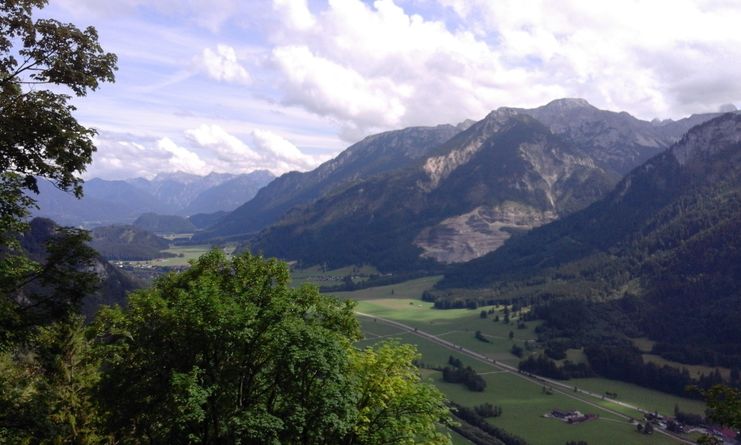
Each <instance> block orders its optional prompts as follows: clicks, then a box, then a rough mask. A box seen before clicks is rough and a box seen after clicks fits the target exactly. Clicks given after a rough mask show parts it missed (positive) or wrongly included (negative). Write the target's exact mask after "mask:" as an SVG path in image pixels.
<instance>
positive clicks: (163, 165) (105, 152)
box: [85, 133, 211, 179]
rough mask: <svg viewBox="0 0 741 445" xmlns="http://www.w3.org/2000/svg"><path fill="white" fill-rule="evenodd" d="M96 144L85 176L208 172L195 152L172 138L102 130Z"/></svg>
mask: <svg viewBox="0 0 741 445" xmlns="http://www.w3.org/2000/svg"><path fill="white" fill-rule="evenodd" d="M95 145H96V147H97V149H98V150H97V151H96V153H95V154H94V155H93V163H92V164H91V165H90V168H89V169H88V171H87V172H86V175H85V176H86V177H88V178H91V177H96V176H98V177H104V178H109V179H125V178H130V177H133V176H145V177H152V176H154V175H155V174H157V173H159V172H172V171H184V172H188V173H194V174H199V175H203V174H207V173H209V172H210V171H211V170H210V167H209V165H208V164H207V163H206V162H205V161H204V160H203V159H201V157H200V156H198V154H196V153H195V152H192V151H190V150H188V149H187V148H184V147H181V146H179V145H177V144H176V143H175V142H174V141H173V140H172V139H170V138H167V137H164V138H160V139H158V140H153V139H140V138H134V137H131V136H130V135H115V134H110V133H103V134H101V135H100V136H97V137H96V138H95Z"/></svg>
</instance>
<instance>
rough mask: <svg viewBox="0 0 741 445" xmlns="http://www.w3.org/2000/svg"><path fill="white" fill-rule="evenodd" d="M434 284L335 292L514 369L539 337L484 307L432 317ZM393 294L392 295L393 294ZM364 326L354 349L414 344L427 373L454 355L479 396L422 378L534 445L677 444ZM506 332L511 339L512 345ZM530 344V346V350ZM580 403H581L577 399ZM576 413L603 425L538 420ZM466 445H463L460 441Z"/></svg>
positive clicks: (634, 398)
mask: <svg viewBox="0 0 741 445" xmlns="http://www.w3.org/2000/svg"><path fill="white" fill-rule="evenodd" d="M436 280H437V278H434V279H433V278H430V279H419V280H412V281H410V282H406V283H400V284H397V285H394V286H383V287H379V288H371V289H364V290H361V291H355V292H342V293H335V294H334V295H336V296H339V297H341V298H351V299H355V300H358V309H357V310H358V311H359V312H363V313H366V314H369V315H375V316H378V317H382V318H388V319H392V320H397V321H400V322H403V323H405V324H407V325H410V326H414V327H418V328H419V329H422V330H424V331H426V332H430V333H433V334H435V335H437V336H439V337H441V338H445V339H447V340H449V341H451V342H453V343H455V344H459V345H461V346H463V347H465V348H467V349H471V350H474V351H477V352H480V353H482V354H485V355H487V356H489V357H492V358H494V359H495V360H498V361H502V362H505V363H509V364H512V365H516V364H517V363H518V362H519V359H518V358H517V357H515V356H514V355H512V354H511V353H510V352H509V350H510V348H511V347H512V344H513V343H516V344H518V345H520V346H523V345H524V342H526V341H532V340H534V339H535V338H536V335H535V332H534V329H535V328H536V327H537V326H538V322H527V323H526V328H525V329H517V326H516V317H513V321H511V322H510V323H509V324H505V323H503V322H502V321H498V322H495V321H493V316H494V315H493V314H492V315H489V316H488V317H487V318H481V316H480V313H481V310H482V309H483V310H487V311H488V310H490V309H494V310H496V311H498V312H497V313H498V314H499V315H500V319H503V317H502V314H503V312H502V310H503V309H504V308H503V307H492V306H489V307H485V308H479V309H477V310H469V309H451V310H436V309H433V308H432V304H431V303H426V302H423V301H421V300H419V299H418V298H419V296H420V295H421V294H422V292H423V291H424V290H425V288H426V286H427V287H431V286H432V285H433V284H434V282H435V281H436ZM391 288H394V293H393V294H391V292H390V289H391ZM359 319H360V322H361V327H362V329H363V332H364V333H365V339H364V340H362V341H360V342H359V343H358V345H359V346H368V345H372V344H373V343H375V342H377V341H382V340H388V339H397V340H398V341H402V342H405V343H412V344H415V345H416V346H417V348H418V350H419V352H420V353H421V356H422V358H421V361H422V363H424V364H425V365H427V366H439V365H444V364H445V363H447V361H448V357H449V356H451V355H453V356H454V357H457V358H459V359H461V361H462V362H463V363H464V365H466V366H471V367H473V368H474V369H475V370H476V371H477V372H479V373H481V374H482V375H483V376H484V378H485V379H486V381H487V383H488V387H487V390H486V391H485V392H483V393H474V392H470V391H468V390H466V389H465V387H463V386H462V385H455V384H448V383H445V382H443V381H442V380H441V377H440V373H439V372H437V371H433V370H429V369H426V370H423V373H424V376H425V377H426V378H428V379H429V380H430V381H431V382H433V383H434V384H435V385H436V386H438V387H439V388H440V389H441V390H442V391H443V392H444V393H445V394H446V395H447V396H448V397H449V398H450V399H451V400H453V401H456V402H458V403H461V404H463V405H467V406H472V405H476V404H479V403H484V402H490V403H494V404H496V405H500V406H502V408H503V410H504V414H503V415H502V416H501V417H499V418H495V419H490V421H491V422H492V423H493V424H496V425H498V426H501V427H502V428H503V429H505V430H507V431H510V432H512V433H515V434H518V435H520V436H522V437H523V438H525V439H526V440H528V442H531V443H533V444H563V443H565V442H567V441H570V440H585V441H587V442H589V443H591V444H594V443H599V444H607V445H610V444H626V443H630V444H634V443H635V444H670V443H677V442H676V441H674V440H672V439H670V438H667V437H665V436H662V435H659V434H654V435H652V436H644V435H641V434H638V433H636V432H635V427H634V426H633V425H630V424H629V423H628V422H627V421H626V420H624V419H622V418H620V417H619V416H616V415H613V414H609V413H607V412H605V411H602V410H600V409H599V408H597V407H595V406H593V405H590V404H588V403H586V402H585V401H581V400H575V399H573V398H571V397H569V396H568V394H570V391H566V394H560V393H559V392H558V391H556V392H554V394H552V395H547V394H544V393H543V392H542V386H541V385H540V384H537V383H533V382H528V381H527V380H524V379H522V378H521V377H519V376H516V375H512V374H510V373H506V372H502V371H501V370H497V369H496V368H493V367H492V366H491V365H489V364H486V363H481V362H479V361H476V360H473V359H470V358H467V357H465V356H462V355H460V354H458V353H456V352H454V351H451V350H449V349H446V348H444V347H442V346H439V345H437V344H435V343H432V342H429V341H427V340H425V339H422V338H420V337H418V336H415V335H413V334H412V333H410V332H406V331H402V330H400V329H398V328H395V327H390V326H387V325H383V323H379V322H378V321H374V320H373V319H372V318H365V317H360V318H359ZM476 331H480V332H481V333H482V334H483V335H484V337H485V338H487V339H488V340H489V342H483V341H481V340H479V339H477V338H475V335H474V334H475V332H476ZM510 331H511V332H512V333H513V334H514V336H513V338H512V339H510V338H509V333H510ZM533 343H534V342H531V344H533ZM567 359H569V360H571V361H573V362H582V361H584V360H585V359H586V357H585V356H584V353H583V351H581V350H578V349H570V350H568V351H567ZM566 384H568V385H572V384H573V385H575V386H578V387H579V388H580V389H584V390H588V391H591V392H595V393H604V392H605V391H609V392H616V393H618V400H619V401H623V402H627V403H631V404H634V405H638V406H641V407H643V408H645V409H651V410H653V409H658V410H659V411H660V412H662V413H665V414H671V413H672V412H673V410H674V406H675V404H677V405H678V406H679V407H680V408H681V409H682V410H683V411H689V412H696V413H702V412H703V410H704V405H703V403H701V402H699V401H695V400H690V399H685V398H680V397H675V396H672V395H668V394H664V393H661V392H658V391H652V390H648V389H646V388H642V387H639V386H636V385H631V384H628V383H623V382H619V381H614V380H608V379H602V378H592V379H574V380H570V381H567V382H566ZM581 397H586V396H584V395H581ZM587 400H589V401H590V402H591V403H593V404H595V405H598V406H602V407H606V408H609V409H613V410H615V411H618V412H620V413H623V414H626V415H629V416H633V417H636V418H638V417H640V414H639V413H638V412H636V411H634V410H632V409H630V408H625V407H621V406H619V405H617V404H615V403H614V402H612V401H610V400H609V399H607V400H599V399H593V398H588V399H587ZM554 408H559V409H566V410H573V409H576V410H579V411H581V412H591V413H595V414H599V415H600V418H599V419H598V420H596V421H590V422H586V423H583V424H579V425H568V424H564V423H562V422H559V421H557V420H554V419H550V418H544V417H543V414H544V413H546V412H548V411H550V410H551V409H554ZM464 443H465V442H464Z"/></svg>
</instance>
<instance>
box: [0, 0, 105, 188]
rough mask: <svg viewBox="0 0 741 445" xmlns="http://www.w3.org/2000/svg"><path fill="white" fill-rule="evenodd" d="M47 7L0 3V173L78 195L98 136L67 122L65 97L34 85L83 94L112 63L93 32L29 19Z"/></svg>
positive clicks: (27, 1) (33, 2) (36, 2)
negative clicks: (47, 182) (46, 181)
mask: <svg viewBox="0 0 741 445" xmlns="http://www.w3.org/2000/svg"><path fill="white" fill-rule="evenodd" d="M46 3H47V1H46V0H9V1H4V2H2V3H1V4H0V122H2V125H0V169H2V171H3V172H10V171H12V172H16V173H18V174H20V175H23V176H24V178H23V185H24V186H25V187H26V188H28V189H30V190H32V191H35V192H36V193H38V188H37V186H36V177H37V176H41V177H45V178H48V179H50V180H52V181H53V182H54V183H55V184H56V185H57V186H58V187H60V188H62V189H64V190H72V191H74V193H75V194H76V195H78V196H80V195H81V194H82V188H81V183H82V181H81V179H80V178H79V176H78V174H79V173H80V172H82V171H84V169H85V166H86V165H87V164H89V163H90V161H91V156H92V153H93V152H94V151H95V147H94V145H93V142H92V137H93V135H94V134H95V131H94V130H92V129H90V128H86V127H84V126H82V125H81V124H80V123H79V122H77V120H76V119H75V118H74V116H72V112H73V111H74V110H75V107H74V106H72V105H71V104H69V99H70V98H71V96H70V95H69V94H64V93H59V92H56V89H55V91H52V90H49V89H39V88H37V87H36V86H38V85H57V86H62V87H66V88H67V89H68V90H70V91H71V92H72V93H73V94H74V95H77V96H84V95H86V94H87V92H88V91H89V90H92V91H94V90H96V89H97V88H98V87H99V85H100V83H101V82H112V81H113V80H114V71H115V69H116V61H117V59H116V56H115V55H114V54H111V53H106V52H104V51H103V49H102V48H101V47H100V45H99V44H98V34H97V32H96V30H95V28H92V27H88V28H86V29H84V30H80V29H78V28H77V27H76V26H74V25H72V24H69V23H61V22H59V21H57V20H52V19H38V20H34V19H33V11H34V8H42V7H44V6H45V5H46ZM31 87H33V88H31Z"/></svg>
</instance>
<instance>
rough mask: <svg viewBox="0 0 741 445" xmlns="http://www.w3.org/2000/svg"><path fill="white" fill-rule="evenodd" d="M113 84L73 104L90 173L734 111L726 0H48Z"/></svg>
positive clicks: (737, 40)
mask: <svg viewBox="0 0 741 445" xmlns="http://www.w3.org/2000/svg"><path fill="white" fill-rule="evenodd" d="M37 16H38V17H42V16H43V17H53V18H56V19H58V20H61V21H65V22H72V23H74V24H76V25H77V26H78V27H85V26H88V25H92V26H95V27H96V28H97V30H98V33H99V36H100V42H101V44H102V45H103V47H104V48H105V49H106V50H107V51H111V52H114V53H116V54H117V55H118V58H119V62H118V68H119V69H118V72H117V73H116V82H115V83H114V84H104V85H103V86H102V87H101V88H100V89H99V90H98V91H95V92H93V93H90V94H89V95H88V96H86V97H84V98H81V99H75V105H76V106H77V107H78V110H77V114H76V116H77V117H78V119H79V120H80V121H81V122H82V123H83V124H85V125H88V126H92V127H94V128H96V129H97V130H98V132H99V134H98V136H97V137H96V140H95V142H96V146H97V148H98V150H97V152H96V153H95V155H94V157H93V163H92V164H91V165H90V166H89V167H88V170H87V172H86V173H85V177H88V178H90V177H95V176H97V177H102V178H106V179H123V178H130V177H138V176H144V177H152V176H154V175H155V174H156V173H159V172H170V171H185V172H189V173H195V174H207V173H210V172H229V173H247V172H250V171H253V170H256V169H268V170H270V171H272V172H273V173H274V174H282V173H285V172H287V171H292V170H299V171H306V170H311V169H313V168H314V167H316V166H317V165H319V164H320V163H322V162H324V161H327V160H329V159H331V158H332V157H334V156H335V155H336V154H338V153H339V152H340V151H342V150H343V149H344V148H346V147H348V146H349V145H351V144H352V143H354V142H357V141H358V140H360V139H362V138H363V137H365V136H367V135H369V134H373V133H378V132H381V131H387V130H392V129H398V128H404V127H409V126H416V125H437V124H443V123H452V124H455V123H458V122H461V121H463V120H465V119H469V118H470V119H481V118H482V117H484V116H485V115H486V114H487V113H488V112H489V111H491V110H493V109H496V108H498V107H501V106H513V107H536V106H539V105H543V104H546V103H548V102H549V101H551V100H554V99H557V98H562V97H580V98H584V99H586V100H588V101H589V102H590V103H592V104H593V105H595V106H597V107H599V108H602V109H608V110H614V111H627V112H629V113H631V114H633V115H634V116H636V117H639V118H642V119H653V118H660V119H665V118H674V119H676V118H681V117H684V116H688V115H690V114H692V113H700V112H709V111H717V110H718V109H719V107H721V106H722V105H724V104H735V105H737V106H738V105H741V82H739V74H738V73H741V32H738V30H739V23H741V2H740V1H738V0H650V1H649V0H557V1H555V0H377V1H361V0H156V1H152V0H116V1H109V0H50V4H49V6H47V7H46V8H45V9H44V10H42V11H39V12H38V15H37Z"/></svg>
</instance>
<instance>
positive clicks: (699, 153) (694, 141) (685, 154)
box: [671, 113, 741, 165]
mask: <svg viewBox="0 0 741 445" xmlns="http://www.w3.org/2000/svg"><path fill="white" fill-rule="evenodd" d="M739 144H741V114H736V113H729V114H728V115H726V116H724V117H722V118H718V119H715V120H714V121H712V122H711V123H708V124H705V125H701V126H698V127H696V128H694V129H693V130H692V131H690V132H688V133H687V135H686V136H685V137H684V138H682V140H681V141H680V142H679V143H678V144H677V145H675V146H674V147H672V149H671V153H672V154H673V155H674V158H676V160H677V161H678V162H679V164H680V165H686V164H687V163H688V162H691V161H692V160H693V159H698V160H702V159H707V158H709V157H711V156H713V155H714V154H715V153H716V152H718V151H720V150H722V149H725V148H726V147H728V146H731V145H739Z"/></svg>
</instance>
